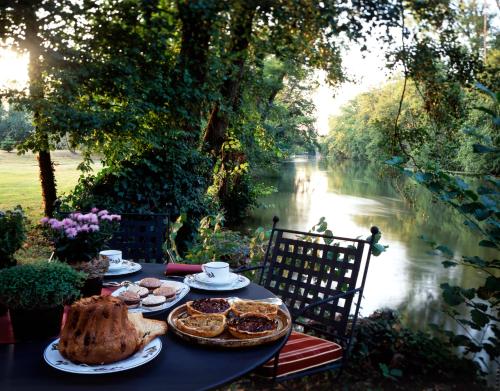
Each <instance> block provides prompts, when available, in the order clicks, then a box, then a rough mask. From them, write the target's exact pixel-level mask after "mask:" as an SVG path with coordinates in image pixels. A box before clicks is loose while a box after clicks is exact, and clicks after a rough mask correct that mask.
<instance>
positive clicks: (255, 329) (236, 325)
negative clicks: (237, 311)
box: [228, 312, 278, 339]
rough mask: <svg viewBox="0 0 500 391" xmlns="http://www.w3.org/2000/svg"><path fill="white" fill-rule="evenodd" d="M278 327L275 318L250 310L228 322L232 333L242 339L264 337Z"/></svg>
mask: <svg viewBox="0 0 500 391" xmlns="http://www.w3.org/2000/svg"><path fill="white" fill-rule="evenodd" d="M277 327H278V324H277V322H276V321H275V320H274V319H272V318H270V317H268V316H266V315H263V314H259V313H256V312H255V313H254V312H248V313H246V314H243V315H241V316H238V317H235V318H233V319H231V320H230V321H229V322H228V329H229V332H230V333H231V335H233V337H236V338H240V339H249V338H259V337H264V336H266V335H269V334H272V333H274V332H275V331H276V329H277Z"/></svg>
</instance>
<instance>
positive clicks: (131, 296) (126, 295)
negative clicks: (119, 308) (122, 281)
mask: <svg viewBox="0 0 500 391" xmlns="http://www.w3.org/2000/svg"><path fill="white" fill-rule="evenodd" d="M118 298H119V299H120V300H122V301H123V302H124V303H125V304H126V305H127V307H128V308H137V307H139V304H141V297H140V296H139V295H138V294H137V293H135V292H131V291H124V292H122V293H120V295H119V296H118Z"/></svg>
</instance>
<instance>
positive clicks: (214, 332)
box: [175, 314, 226, 338]
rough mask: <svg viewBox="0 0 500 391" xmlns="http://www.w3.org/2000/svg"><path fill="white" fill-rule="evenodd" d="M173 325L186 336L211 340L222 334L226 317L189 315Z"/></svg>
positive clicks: (218, 315)
mask: <svg viewBox="0 0 500 391" xmlns="http://www.w3.org/2000/svg"><path fill="white" fill-rule="evenodd" d="M175 324H176V326H177V328H178V329H179V330H181V331H183V332H184V333H186V334H190V335H196V336H198V337H206V338H211V337H217V336H218V335H220V334H222V333H223V332H224V330H225V328H226V317H225V316H224V315H222V314H201V315H191V316H188V317H186V318H179V319H177V320H176V322H175Z"/></svg>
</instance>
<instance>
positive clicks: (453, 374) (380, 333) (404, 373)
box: [347, 309, 480, 389]
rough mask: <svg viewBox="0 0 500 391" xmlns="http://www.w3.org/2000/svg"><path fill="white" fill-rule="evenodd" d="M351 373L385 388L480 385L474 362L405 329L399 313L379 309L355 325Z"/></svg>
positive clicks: (437, 340) (439, 343)
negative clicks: (431, 384)
mask: <svg viewBox="0 0 500 391" xmlns="http://www.w3.org/2000/svg"><path fill="white" fill-rule="evenodd" d="M347 372H348V374H350V375H351V376H352V375H353V374H355V375H356V376H363V378H365V379H366V378H370V379H372V381H373V382H376V383H380V385H384V384H385V387H383V388H384V389H385V388H386V387H387V388H392V387H395V386H396V385H395V384H394V383H396V384H397V383H399V382H404V383H407V382H411V383H412V384H413V385H415V386H418V385H419V384H422V383H426V382H437V383H439V384H442V383H445V384H446V383H448V382H450V381H460V382H463V383H465V384H470V385H474V384H475V385H476V386H479V384H480V383H479V380H478V379H477V375H476V372H477V366H476V365H475V363H474V362H472V361H470V360H467V359H464V358H458V357H457V356H456V355H455V354H454V353H453V351H452V350H451V348H450V346H448V345H446V344H445V343H443V342H442V341H441V340H439V339H437V338H434V337H431V336H430V335H429V334H427V333H424V332H421V331H417V332H415V331H413V330H410V329H408V328H405V327H404V326H403V325H402V324H401V321H400V319H399V316H398V314H397V313H395V312H394V311H391V310H386V309H385V310H379V311H376V312H374V313H373V314H372V315H370V316H369V317H367V318H363V319H360V320H359V322H358V323H357V325H356V334H355V340H354V342H353V347H352V351H351V356H350V360H349V366H348V368H347Z"/></svg>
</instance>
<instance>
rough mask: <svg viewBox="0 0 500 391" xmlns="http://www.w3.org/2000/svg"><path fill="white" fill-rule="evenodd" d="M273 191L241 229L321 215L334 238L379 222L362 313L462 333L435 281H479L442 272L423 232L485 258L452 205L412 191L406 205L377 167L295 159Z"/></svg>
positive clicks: (463, 273)
mask: <svg viewBox="0 0 500 391" xmlns="http://www.w3.org/2000/svg"><path fill="white" fill-rule="evenodd" d="M265 182H266V183H267V184H270V185H274V186H276V187H277V190H278V191H277V192H276V193H273V194H271V195H269V196H266V197H263V198H262V199H261V200H260V202H261V204H262V205H261V206H260V207H258V208H256V209H255V210H253V211H252V212H251V215H250V216H249V217H248V218H247V219H246V220H245V223H244V228H245V229H246V230H248V229H254V228H256V227H259V226H261V227H265V228H270V226H271V224H272V218H273V216H274V215H277V216H278V217H279V218H280V222H279V226H280V227H283V228H291V229H297V230H302V231H307V230H309V229H310V228H311V227H312V226H313V225H314V224H316V223H317V222H318V221H319V219H320V218H321V217H325V218H326V221H327V223H328V228H329V229H331V230H332V231H333V233H334V235H338V236H347V237H357V236H365V237H366V236H368V235H369V234H370V232H369V229H370V227H371V226H372V225H376V226H378V227H379V228H380V230H381V231H382V240H381V241H380V242H381V243H382V244H385V245H388V246H389V247H388V248H387V251H386V252H384V253H383V254H382V255H381V256H379V257H373V258H372V261H371V263H370V269H369V272H368V277H367V282H366V287H365V292H364V299H363V301H362V309H361V314H362V315H363V316H367V315H369V314H371V313H372V312H373V311H375V310H376V309H379V308H383V307H389V308H393V309H396V310H398V312H399V313H400V316H401V319H402V321H403V323H404V324H406V325H408V326H410V327H411V328H413V329H418V330H423V331H426V330H427V331H428V330H429V328H428V324H429V323H435V324H437V325H439V326H440V327H443V328H446V329H451V330H454V331H459V330H458V329H457V324H456V322H455V321H453V320H451V319H450V318H448V317H447V316H446V315H445V314H444V313H443V312H442V311H441V289H440V284H441V283H444V282H448V283H450V284H457V285H460V286H462V287H466V288H469V287H475V286H477V285H478V283H479V282H480V281H481V276H480V275H479V274H478V272H477V271H476V270H474V269H472V268H464V267H460V266H459V267H454V268H448V269H445V268H444V267H443V266H442V265H441V261H442V260H443V259H441V258H440V257H438V256H436V255H435V254H432V253H431V248H430V247H429V245H428V244H427V243H426V242H424V241H423V240H422V239H420V236H421V235H426V236H428V237H431V238H432V239H433V240H434V241H435V242H437V243H439V244H445V245H447V246H448V247H449V248H451V249H452V250H453V251H454V253H455V255H456V256H458V257H460V256H461V255H478V256H483V257H490V256H491V255H492V253H491V251H488V250H487V249H484V248H481V247H479V246H478V245H477V243H478V242H479V240H480V238H479V237H477V236H476V235H475V234H474V233H472V232H471V231H470V229H468V228H467V227H466V226H464V224H463V220H462V219H461V218H460V216H459V215H458V213H456V212H455V211H454V210H452V209H451V208H450V207H447V206H445V205H444V204H441V203H435V202H433V201H432V198H431V197H430V194H429V193H428V192H427V190H425V189H423V188H421V189H420V188H417V189H416V192H417V194H416V199H415V201H416V202H415V203H414V205H413V206H412V205H410V204H409V203H408V202H405V201H404V200H403V197H401V196H400V195H399V194H398V192H397V191H396V190H395V189H394V187H393V186H392V185H391V182H390V181H389V180H388V179H386V178H384V177H383V176H381V175H380V167H378V166H376V165H371V164H366V163H359V162H352V161H344V162H340V163H338V162H329V161H326V160H317V159H307V158H302V159H301V158H298V159H295V160H294V161H291V162H287V163H284V164H283V165H282V167H281V169H280V171H279V174H278V176H277V177H273V178H265Z"/></svg>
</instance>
